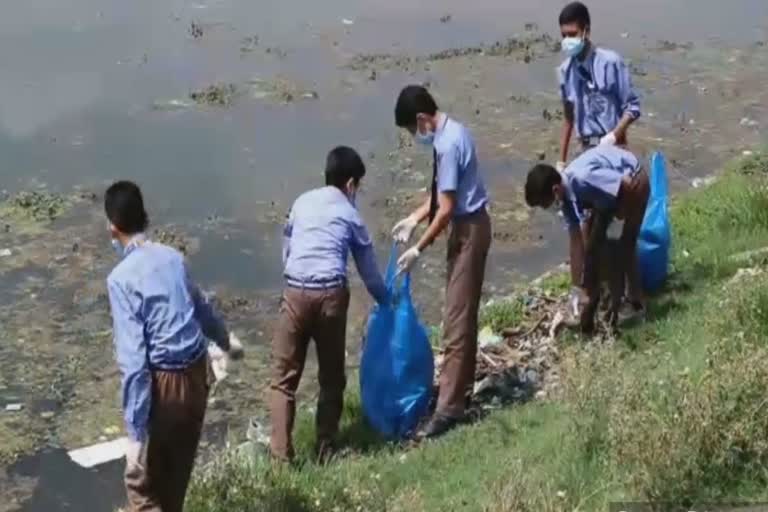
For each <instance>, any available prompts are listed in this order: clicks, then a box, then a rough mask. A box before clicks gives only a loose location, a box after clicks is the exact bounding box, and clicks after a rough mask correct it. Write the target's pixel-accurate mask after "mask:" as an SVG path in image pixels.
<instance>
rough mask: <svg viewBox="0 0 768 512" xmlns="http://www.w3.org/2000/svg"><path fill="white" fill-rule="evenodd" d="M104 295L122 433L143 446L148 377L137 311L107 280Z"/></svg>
mask: <svg viewBox="0 0 768 512" xmlns="http://www.w3.org/2000/svg"><path fill="white" fill-rule="evenodd" d="M107 292H108V294H109V304H110V309H111V311H112V322H113V335H114V341H115V352H116V354H117V364H118V366H119V367H120V372H121V373H122V402H123V416H124V419H125V430H126V432H127V434H128V437H129V438H130V439H131V440H132V441H134V442H138V443H145V442H146V441H147V435H148V423H149V410H150V408H151V405H152V376H151V374H150V372H149V361H148V360H147V342H146V340H145V339H144V323H143V321H142V320H141V318H139V317H138V316H137V311H138V307H136V306H134V305H132V304H131V300H130V298H129V294H128V293H127V292H126V291H125V290H123V289H122V288H121V287H120V285H119V284H118V283H116V282H114V281H112V280H108V281H107Z"/></svg>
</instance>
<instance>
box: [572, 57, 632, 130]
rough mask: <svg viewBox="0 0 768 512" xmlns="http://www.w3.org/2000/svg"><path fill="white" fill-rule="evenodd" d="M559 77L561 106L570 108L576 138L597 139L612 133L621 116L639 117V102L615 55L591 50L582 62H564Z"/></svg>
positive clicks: (624, 68) (629, 78)
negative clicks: (566, 105) (569, 105)
mask: <svg viewBox="0 0 768 512" xmlns="http://www.w3.org/2000/svg"><path fill="white" fill-rule="evenodd" d="M558 76H559V79H560V94H561V96H562V99H563V102H564V103H571V104H572V105H573V109H574V112H573V113H574V120H575V123H574V124H575V127H576V133H577V134H578V136H579V137H581V138H585V137H599V136H603V135H605V134H607V133H608V132H611V131H613V129H614V128H616V126H617V125H618V124H619V121H620V120H621V118H622V117H623V116H624V114H630V115H631V116H632V117H633V118H634V119H637V118H638V117H640V99H639V98H638V96H637V94H636V93H635V90H634V89H633V87H632V79H631V77H630V73H629V69H628V68H627V65H626V64H625V63H624V60H623V59H622V58H621V56H620V55H619V54H618V53H616V52H614V51H612V50H605V49H603V48H594V50H593V51H591V52H590V53H589V55H588V56H587V58H586V59H584V61H583V62H580V61H579V60H578V59H576V58H573V57H571V58H568V59H566V61H565V62H563V63H562V64H561V65H560V68H559V72H558Z"/></svg>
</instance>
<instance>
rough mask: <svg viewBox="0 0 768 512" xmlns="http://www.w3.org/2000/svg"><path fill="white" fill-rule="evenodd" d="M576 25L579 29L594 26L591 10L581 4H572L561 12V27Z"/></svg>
mask: <svg viewBox="0 0 768 512" xmlns="http://www.w3.org/2000/svg"><path fill="white" fill-rule="evenodd" d="M569 23H576V24H578V25H579V28H582V29H583V28H587V27H589V26H591V25H592V20H590V18H589V9H587V6H586V5H584V4H583V3H581V2H571V3H569V4H568V5H566V6H565V7H563V10H562V11H560V26H561V27H562V26H563V25H568V24H569Z"/></svg>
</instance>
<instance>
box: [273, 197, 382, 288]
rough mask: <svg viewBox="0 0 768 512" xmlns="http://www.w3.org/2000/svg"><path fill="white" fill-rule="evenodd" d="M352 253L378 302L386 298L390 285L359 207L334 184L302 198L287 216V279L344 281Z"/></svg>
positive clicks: (320, 281) (326, 281)
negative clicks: (348, 259) (385, 281)
mask: <svg viewBox="0 0 768 512" xmlns="http://www.w3.org/2000/svg"><path fill="white" fill-rule="evenodd" d="M350 251H351V252H352V256H353V257H354V259H355V264H356V265H357V270H358V272H359V273H360V277H361V278H362V280H363V283H365V286H366V288H367V289H368V292H369V293H370V294H371V295H372V296H373V298H374V299H376V301H377V302H386V300H387V297H388V293H387V288H386V286H385V285H384V280H383V279H382V277H381V273H380V272H379V267H378V265H377V264H376V253H375V252H374V249H373V242H372V241H371V237H370V235H369V234H368V229H367V228H366V227H365V224H364V223H363V219H362V218H361V217H360V213H359V212H358V211H357V208H355V206H354V205H353V204H352V203H351V202H350V200H349V199H348V198H347V196H346V195H345V194H344V193H343V192H342V191H341V190H339V189H338V188H336V187H331V186H328V187H322V188H318V189H315V190H310V191H309V192H306V193H304V194H302V195H301V196H299V198H298V199H296V202H294V203H293V206H292V207H291V211H290V213H289V214H288V222H287V223H286V225H285V230H284V236H283V264H284V266H285V272H284V275H285V278H286V280H288V281H289V282H298V283H306V284H307V286H308V287H311V286H312V285H313V284H323V283H332V282H334V281H340V282H344V283H346V279H347V255H348V254H349V252H350Z"/></svg>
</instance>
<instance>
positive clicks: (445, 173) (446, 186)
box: [437, 144, 460, 192]
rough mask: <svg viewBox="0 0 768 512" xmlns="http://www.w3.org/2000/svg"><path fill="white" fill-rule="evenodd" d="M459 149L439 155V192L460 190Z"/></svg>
mask: <svg viewBox="0 0 768 512" xmlns="http://www.w3.org/2000/svg"><path fill="white" fill-rule="evenodd" d="M459 156H460V155H459V148H458V146H457V145H455V144H454V145H452V146H451V147H450V149H448V150H447V151H444V152H440V153H438V155H437V191H438V192H456V190H457V189H458V188H459Z"/></svg>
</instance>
